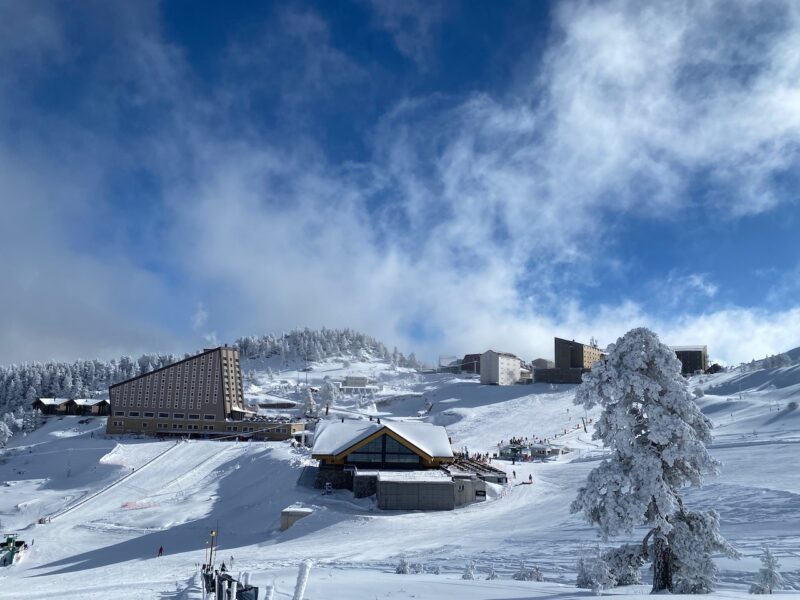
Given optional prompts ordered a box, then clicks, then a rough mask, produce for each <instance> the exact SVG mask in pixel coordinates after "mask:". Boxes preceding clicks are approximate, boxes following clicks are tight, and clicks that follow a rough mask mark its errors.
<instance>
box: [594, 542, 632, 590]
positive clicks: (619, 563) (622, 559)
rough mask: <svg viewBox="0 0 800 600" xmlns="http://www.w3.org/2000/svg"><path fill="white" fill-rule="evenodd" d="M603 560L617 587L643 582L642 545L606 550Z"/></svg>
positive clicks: (628, 545) (626, 545)
mask: <svg viewBox="0 0 800 600" xmlns="http://www.w3.org/2000/svg"><path fill="white" fill-rule="evenodd" d="M603 560H605V561H606V564H607V565H608V568H609V570H610V571H611V573H612V575H614V579H615V580H616V585H618V586H619V585H636V584H639V583H641V582H642V576H641V573H640V572H639V570H640V569H641V568H642V566H643V565H644V557H643V556H642V547H641V545H639V544H623V545H622V546H620V547H619V548H612V549H611V550H606V551H605V552H603ZM589 587H591V586H589Z"/></svg>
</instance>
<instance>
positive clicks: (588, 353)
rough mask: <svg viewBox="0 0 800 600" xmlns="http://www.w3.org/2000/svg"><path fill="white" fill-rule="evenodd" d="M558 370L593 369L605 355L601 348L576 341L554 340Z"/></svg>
mask: <svg viewBox="0 0 800 600" xmlns="http://www.w3.org/2000/svg"><path fill="white" fill-rule="evenodd" d="M554 346H555V348H554V354H555V368H556V369H591V368H592V365H593V364H594V363H596V362H597V361H598V360H601V359H602V358H603V356H605V354H604V353H603V351H602V350H600V348H597V347H595V346H590V345H588V344H581V343H580V342H576V341H575V340H571V341H570V340H564V339H561V338H555V339H554Z"/></svg>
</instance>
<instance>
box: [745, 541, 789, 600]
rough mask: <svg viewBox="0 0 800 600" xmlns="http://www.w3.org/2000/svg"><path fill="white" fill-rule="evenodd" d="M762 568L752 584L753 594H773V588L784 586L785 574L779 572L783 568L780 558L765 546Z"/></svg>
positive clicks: (762, 555) (751, 591)
mask: <svg viewBox="0 0 800 600" xmlns="http://www.w3.org/2000/svg"><path fill="white" fill-rule="evenodd" d="M761 565H762V566H761V569H760V570H759V571H758V576H757V578H756V581H755V582H754V583H753V585H751V586H750V593H751V594H771V593H772V591H773V590H780V589H782V588H783V576H782V575H781V574H780V573H779V572H778V569H780V568H781V565H780V563H779V562H778V559H777V558H775V555H774V554H772V552H770V551H769V547H768V546H764V549H763V551H762V554H761Z"/></svg>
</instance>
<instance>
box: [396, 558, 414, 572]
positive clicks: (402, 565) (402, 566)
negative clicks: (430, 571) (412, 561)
mask: <svg viewBox="0 0 800 600" xmlns="http://www.w3.org/2000/svg"><path fill="white" fill-rule="evenodd" d="M394 572H395V573H397V574H398V575H409V574H410V573H411V567H410V566H409V565H408V561H407V560H406V559H405V558H401V559H400V562H399V563H397V566H396V567H395V569H394Z"/></svg>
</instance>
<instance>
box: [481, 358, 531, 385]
mask: <svg viewBox="0 0 800 600" xmlns="http://www.w3.org/2000/svg"><path fill="white" fill-rule="evenodd" d="M480 368H481V383H483V384H489V385H514V384H515V383H517V382H518V381H519V378H520V368H521V361H520V359H519V358H518V357H517V356H515V355H514V354H511V353H510V352H495V351H494V350H487V351H486V352H484V353H483V354H481V367H480Z"/></svg>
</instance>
